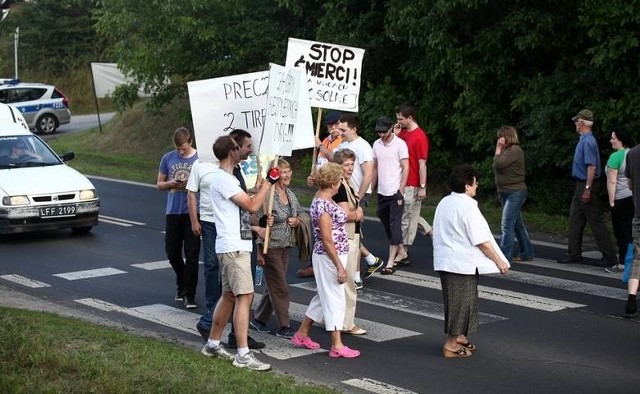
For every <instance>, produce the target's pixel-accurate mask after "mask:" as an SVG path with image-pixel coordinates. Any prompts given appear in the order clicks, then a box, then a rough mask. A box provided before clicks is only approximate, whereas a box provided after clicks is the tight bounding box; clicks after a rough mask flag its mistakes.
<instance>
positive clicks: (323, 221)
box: [318, 212, 347, 283]
mask: <svg viewBox="0 0 640 394" xmlns="http://www.w3.org/2000/svg"><path fill="white" fill-rule="evenodd" d="M318 227H319V228H320V240H321V241H322V246H324V250H325V252H326V253H327V256H328V257H329V258H330V259H331V262H332V263H333V265H335V267H336V269H337V271H338V275H337V280H338V283H344V282H345V281H346V280H347V271H345V269H344V267H343V266H342V262H341V261H340V257H339V256H338V252H337V251H336V245H335V244H334V243H333V237H332V234H331V216H329V214H328V213H326V212H325V213H323V214H322V215H320V218H319V219H318Z"/></svg>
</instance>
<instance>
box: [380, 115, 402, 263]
mask: <svg viewBox="0 0 640 394" xmlns="http://www.w3.org/2000/svg"><path fill="white" fill-rule="evenodd" d="M375 130H376V133H378V136H379V137H380V138H379V139H377V140H376V141H375V142H374V143H373V180H372V182H371V184H372V186H375V185H376V184H377V186H378V210H377V212H376V214H377V215H378V218H380V222H381V223H382V225H383V226H384V231H385V233H386V234H387V238H388V239H389V259H388V260H387V265H386V267H385V268H383V269H382V271H381V273H382V274H383V275H390V274H393V273H394V272H395V269H394V268H393V265H394V260H395V258H396V255H397V254H398V249H399V247H400V245H402V214H403V211H404V199H403V195H404V192H405V186H406V185H407V177H408V176H409V150H408V149H407V144H406V143H405V142H404V141H403V140H402V139H400V138H399V137H397V136H396V135H395V134H394V133H393V122H392V121H391V119H389V118H387V117H386V116H383V117H381V118H378V121H377V122H376V128H375Z"/></svg>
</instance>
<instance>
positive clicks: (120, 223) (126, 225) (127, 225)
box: [98, 217, 133, 227]
mask: <svg viewBox="0 0 640 394" xmlns="http://www.w3.org/2000/svg"><path fill="white" fill-rule="evenodd" d="M98 220H99V221H101V222H103V223H109V224H115V225H116V226H122V227H133V224H130V223H122V222H118V221H115V220H109V219H103V218H101V217H98Z"/></svg>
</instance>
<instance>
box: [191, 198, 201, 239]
mask: <svg viewBox="0 0 640 394" xmlns="http://www.w3.org/2000/svg"><path fill="white" fill-rule="evenodd" d="M187 206H188V207H189V219H190V220H191V231H193V233H194V234H195V235H197V236H200V235H202V227H201V226H200V221H199V220H198V198H197V197H196V193H194V192H192V191H191V190H189V191H187Z"/></svg>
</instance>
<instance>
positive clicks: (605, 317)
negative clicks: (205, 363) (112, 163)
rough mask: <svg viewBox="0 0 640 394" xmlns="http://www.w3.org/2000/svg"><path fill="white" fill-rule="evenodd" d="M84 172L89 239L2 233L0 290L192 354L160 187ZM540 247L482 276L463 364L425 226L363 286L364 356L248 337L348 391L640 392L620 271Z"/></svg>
mask: <svg viewBox="0 0 640 394" xmlns="http://www.w3.org/2000/svg"><path fill="white" fill-rule="evenodd" d="M92 181H93V182H94V184H95V185H96V187H97V189H98V193H99V195H100V197H101V200H102V208H101V220H100V225H99V226H97V227H95V228H94V230H93V232H92V233H91V234H90V235H86V236H74V235H72V234H71V232H70V231H56V232H46V233H36V234H26V235H14V236H7V237H3V238H0V256H2V257H0V286H5V287H6V289H5V291H0V303H4V304H7V303H13V304H15V299H13V298H24V299H25V300H26V299H35V300H42V301H46V303H47V305H49V306H50V305H51V304H50V303H54V304H55V305H57V306H58V307H59V308H61V309H63V310H64V311H66V312H68V311H70V310H71V311H76V312H77V313H79V314H81V315H84V316H95V317H96V318H99V319H101V321H105V320H108V321H109V322H110V324H115V325H118V326H125V327H127V328H128V329H130V330H134V331H139V332H143V333H145V334H149V333H151V334H152V335H155V336H158V337H161V338H165V339H167V340H172V341H178V342H180V343H182V344H184V345H185V346H187V347H191V348H193V351H194V352H195V351H199V350H200V348H201V346H202V342H201V340H200V337H199V336H198V334H197V332H196V331H195V323H196V321H197V319H198V317H199V315H200V314H201V313H203V312H204V299H203V283H202V280H201V281H200V283H199V285H198V286H199V287H198V294H197V297H196V301H197V303H198V304H199V307H198V309H196V310H189V311H188V310H186V309H184V308H183V307H182V305H181V304H179V303H176V302H174V301H173V295H174V290H175V285H174V275H173V272H172V270H171V268H170V267H169V266H168V263H167V262H166V257H165V253H164V241H163V240H164V234H163V230H164V204H165V197H166V196H165V195H164V194H163V193H161V192H159V191H157V190H156V189H155V188H154V187H151V186H149V185H139V184H132V183H124V182H116V181H111V180H105V179H98V178H92ZM365 234H366V239H365V242H366V244H367V245H368V246H369V248H370V249H371V250H372V251H373V252H374V253H375V254H378V255H381V256H382V257H385V255H386V250H387V246H386V245H387V243H386V241H385V238H384V235H383V230H382V226H381V225H380V223H378V222H376V221H373V220H368V221H367V222H366V223H365ZM536 253H537V256H538V258H536V260H535V261H533V262H529V263H519V264H516V265H515V266H514V267H513V269H512V271H511V272H510V273H509V275H507V276H504V277H502V276H483V277H481V279H480V284H481V286H482V287H481V300H480V311H481V327H480V330H479V332H478V333H477V334H476V335H473V336H472V340H473V341H474V342H475V344H476V345H477V347H478V351H477V352H475V353H474V355H473V357H470V358H468V359H456V360H452V359H444V358H443V357H442V356H441V348H442V343H443V341H444V333H443V322H442V307H441V305H442V295H441V292H440V291H439V281H438V278H437V276H436V274H435V273H434V272H433V268H432V249H431V242H430V240H429V239H428V238H427V237H424V236H421V235H419V236H418V239H417V240H416V244H415V246H414V247H413V249H412V250H411V257H412V262H413V263H412V264H411V265H410V266H409V267H407V268H405V269H403V270H401V271H398V272H397V273H396V274H395V275H391V276H381V275H375V276H374V277H373V278H371V279H370V280H368V281H365V288H364V289H363V290H362V291H361V292H360V293H359V299H358V311H357V314H356V317H357V319H358V320H357V324H358V325H360V326H362V327H364V328H366V329H367V330H368V331H369V332H368V333H367V335H364V336H361V337H346V336H345V338H344V341H345V342H346V344H348V345H349V346H351V347H353V348H356V349H359V350H360V351H361V352H362V356H361V357H360V358H358V359H354V360H344V359H338V360H335V359H330V358H329V357H328V356H327V350H328V347H329V336H328V334H327V333H326V332H325V331H324V329H323V327H321V326H316V327H314V328H313V330H312V337H313V338H314V339H315V340H316V341H318V342H320V344H321V345H322V348H321V349H320V350H318V351H315V352H312V351H308V350H302V349H296V348H293V347H292V346H291V345H290V343H289V342H288V341H286V340H283V339H281V338H276V337H275V336H274V335H273V332H275V329H276V323H275V321H273V320H274V319H272V321H271V322H270V328H271V329H272V334H260V333H257V332H255V331H251V332H250V333H251V335H252V336H253V337H255V338H257V339H259V340H263V341H265V342H266V343H267V348H265V349H264V350H263V351H261V352H260V353H262V354H261V355H259V357H260V358H261V359H262V360H265V361H269V362H270V363H272V365H273V366H274V368H275V369H276V370H278V371H280V372H283V373H287V374H292V375H294V376H297V377H299V378H301V379H305V380H310V381H315V382H320V383H323V384H328V385H330V386H332V387H335V388H337V389H339V390H341V391H343V392H354V393H365V392H376V393H411V392H416V393H457V392H469V391H473V392H477V393H496V392H497V393H507V392H515V391H517V392H524V393H529V392H530V393H540V392H546V393H560V392H563V393H564V392H567V391H568V390H571V391H575V392H579V393H602V392H615V393H637V392H638V384H639V383H640V367H638V354H639V351H640V324H639V323H640V321H638V320H634V319H631V320H628V319H623V318H622V317H621V314H622V312H623V308H624V304H625V300H626V291H625V285H624V284H623V283H622V282H621V281H620V278H619V275H614V274H608V273H605V272H604V271H603V270H602V269H598V268H595V267H588V266H560V265H558V264H556V263H554V262H553V261H552V260H553V259H555V258H557V257H559V256H560V255H562V254H563V253H564V246H561V245H553V244H546V243H537V244H536ZM587 254H589V253H587ZM291 258H292V259H291V262H290V269H289V275H288V279H289V282H290V284H291V300H292V305H291V308H290V312H291V316H292V319H293V323H294V325H296V326H297V324H299V322H300V321H301V319H302V316H303V314H304V310H305V307H306V305H307V303H308V302H309V300H310V299H311V298H312V296H313V294H314V292H313V289H314V281H313V279H299V278H297V277H296V276H295V271H296V270H297V269H298V267H299V263H298V260H297V258H296V255H295V253H292V255H291ZM256 291H257V293H262V291H263V288H258V289H256ZM16 292H18V293H16ZM16 294H17V296H16ZM22 294H24V295H22ZM8 297H11V298H12V300H8V299H6V298H8ZM54 309H55V308H54ZM224 338H226V336H225V337H224Z"/></svg>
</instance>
